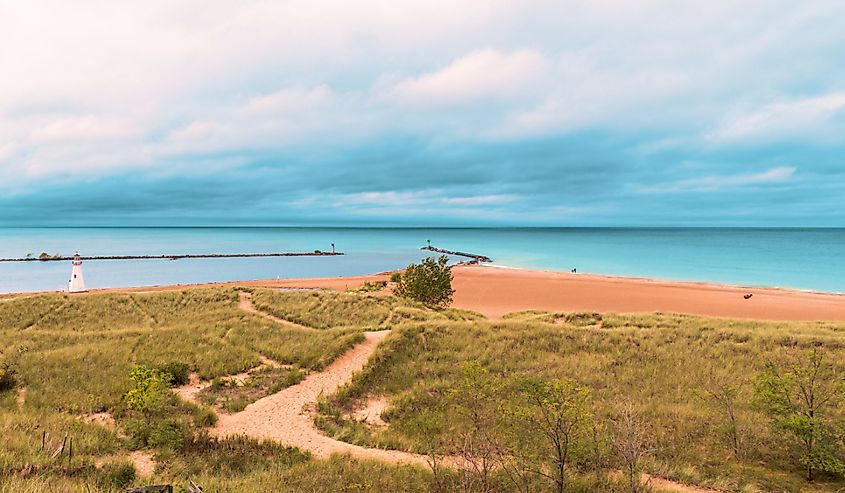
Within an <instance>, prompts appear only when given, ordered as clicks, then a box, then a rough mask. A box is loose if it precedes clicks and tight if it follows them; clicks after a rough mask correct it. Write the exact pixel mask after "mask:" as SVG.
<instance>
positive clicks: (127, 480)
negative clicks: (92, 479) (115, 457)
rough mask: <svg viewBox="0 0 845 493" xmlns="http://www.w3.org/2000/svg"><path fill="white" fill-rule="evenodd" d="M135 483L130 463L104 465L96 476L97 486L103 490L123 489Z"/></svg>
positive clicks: (132, 466) (133, 470) (133, 469)
mask: <svg viewBox="0 0 845 493" xmlns="http://www.w3.org/2000/svg"><path fill="white" fill-rule="evenodd" d="M133 481H135V466H134V465H133V464H132V463H131V462H119V463H113V464H105V465H103V468H102V469H101V470H100V473H99V474H98V475H97V485H98V486H100V487H101V488H105V489H116V488H125V487H127V486H129V485H130V484H132V482H133Z"/></svg>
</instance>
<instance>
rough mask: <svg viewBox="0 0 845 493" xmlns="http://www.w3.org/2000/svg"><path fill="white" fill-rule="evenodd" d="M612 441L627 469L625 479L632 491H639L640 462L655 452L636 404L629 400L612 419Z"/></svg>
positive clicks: (634, 492)
mask: <svg viewBox="0 0 845 493" xmlns="http://www.w3.org/2000/svg"><path fill="white" fill-rule="evenodd" d="M611 424H612V434H611V443H612V445H613V449H614V451H615V452H616V455H617V456H618V457H619V458H620V459H621V461H622V463H623V465H624V467H625V469H624V471H623V473H624V474H625V479H626V480H627V481H628V487H629V488H630V491H631V493H638V492H639V491H640V488H641V486H642V485H641V484H640V463H641V462H642V459H643V458H645V457H647V456H648V455H650V454H651V453H652V452H653V449H651V448H650V447H649V446H648V445H647V444H648V435H647V433H646V429H645V426H644V424H643V422H642V420H640V419H639V417H638V416H637V413H636V411H635V409H634V405H633V404H632V403H631V402H630V401H628V402H625V403H624V404H622V406H621V407H620V408H619V413H618V414H617V416H616V417H614V418H613V419H612V420H611Z"/></svg>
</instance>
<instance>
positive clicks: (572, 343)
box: [0, 288, 845, 493]
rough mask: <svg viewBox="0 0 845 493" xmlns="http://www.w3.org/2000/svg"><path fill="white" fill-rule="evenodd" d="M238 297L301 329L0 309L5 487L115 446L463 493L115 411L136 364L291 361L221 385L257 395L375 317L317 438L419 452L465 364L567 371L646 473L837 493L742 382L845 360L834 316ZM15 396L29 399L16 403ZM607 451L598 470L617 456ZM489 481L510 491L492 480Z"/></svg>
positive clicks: (118, 470)
mask: <svg viewBox="0 0 845 493" xmlns="http://www.w3.org/2000/svg"><path fill="white" fill-rule="evenodd" d="M250 291H251V293H252V301H253V304H254V306H255V307H256V308H258V309H260V310H262V311H265V312H267V313H270V314H273V315H274V316H276V317H279V318H283V319H287V320H291V321H293V322H296V323H298V324H300V325H304V326H306V327H305V328H301V327H292V326H286V325H282V324H278V323H275V322H273V321H270V320H267V319H265V318H262V317H260V316H258V315H255V314H251V313H247V312H245V311H243V310H240V309H239V308H238V292H237V290H236V289H229V288H193V289H187V290H183V291H168V292H157V293H137V294H90V295H82V296H67V295H60V294H49V295H38V296H28V297H19V298H12V299H10V300H8V301H4V302H3V303H0V364H9V365H11V367H13V368H14V369H15V370H16V374H15V380H16V385H15V388H13V389H10V390H8V391H3V392H0V436H2V437H3V440H2V441H0V493H5V492H7V491H9V492H11V491H15V492H17V491H30V492H32V493H41V492H46V491H80V492H82V491H92V492H105V491H120V489H121V488H122V487H123V486H125V484H124V483H126V481H127V476H126V470H125V469H126V467H128V466H127V460H128V454H129V452H130V451H131V450H132V449H133V448H136V447H139V446H146V447H148V450H147V451H148V452H150V453H152V454H154V455H155V456H156V461H157V463H158V469H157V471H156V473H155V476H154V478H153V479H152V480H141V479H139V478H129V482H128V483H126V484H135V485H139V484H150V483H151V482H174V483H176V484H181V485H184V484H185V483H186V479H185V478H187V477H190V478H192V479H194V480H195V481H197V482H198V483H199V484H202V485H203V486H205V488H206V491H220V492H228V491H231V492H235V491H291V492H294V491H302V492H305V491H308V492H323V491H325V492H329V491H368V492H369V491H371V492H376V491H423V492H425V491H432V492H434V491H460V490H466V491H478V489H477V487H478V484H477V483H471V482H469V483H468V482H467V480H466V477H464V476H462V475H461V474H459V473H457V472H455V471H440V472H439V474H438V475H437V477H435V476H433V475H432V474H431V472H429V471H427V470H424V469H422V468H416V467H407V466H405V467H403V466H393V465H387V464H383V463H378V462H371V461H362V460H356V459H352V458H349V457H335V458H332V459H331V460H314V459H312V458H310V457H309V456H308V454H306V453H303V452H302V451H299V450H297V449H294V448H289V447H283V446H280V445H278V444H272V443H266V442H259V441H255V440H251V439H246V438H231V439H225V440H215V439H212V438H209V437H208V436H206V435H205V434H204V432H203V427H205V426H208V425H209V424H210V423H211V422H213V414H212V415H211V416H209V413H210V412H211V411H210V409H207V408H203V407H197V406H192V405H187V404H185V403H180V402H178V401H177V400H176V399H175V397H173V396H171V397H170V398H169V400H168V402H167V407H166V409H167V411H166V413H167V414H168V416H167V417H166V419H164V420H163V421H161V423H159V425H160V426H159V425H157V426H158V428H155V429H154V430H153V434H154V436H152V437H149V436H145V437H144V438H145V439H151V441H150V442H149V443H152V444H153V445H143V444H139V441H138V439H137V438H138V435H137V433H136V432H137V428H138V427H141V426H142V425H143V423H142V420H141V418H140V417H139V416H138V415H133V413H132V412H130V411H129V410H128V409H127V408H126V405H125V403H124V402H123V395H124V394H125V392H126V391H127V390H128V389H129V388H130V386H131V382H130V381H129V379H128V378H127V377H128V373H129V370H130V369H131V368H133V367H134V366H135V365H145V366H149V367H152V368H161V367H163V366H165V365H168V364H171V363H184V364H186V365H187V366H188V367H189V368H190V369H191V370H192V371H194V372H197V373H198V374H199V376H200V377H201V378H204V379H215V378H218V379H219V378H225V377H226V376H227V375H233V374H237V373H240V372H244V371H246V370H248V369H251V368H255V367H256V366H258V365H259V364H260V362H261V361H262V360H263V359H265V358H269V359H271V360H273V361H275V362H278V363H280V364H283V365H290V368H289V369H288V368H285V369H283V371H275V370H274V371H270V370H268V373H267V374H266V375H263V376H262V375H258V377H260V378H257V380H256V382H257V383H256V385H255V386H254V387H255V388H251V389H250V392H252V391H253V390H255V392H252V393H251V394H250V395H246V396H241V395H240V394H238V395H235V394H232V395H231V396H230V395H228V394H227V395H224V396H221V398H222V400H224V401H225V400H226V399H229V400H233V401H234V400H237V399H240V398H241V397H243V398H244V399H245V401H248V400H254V398H257V397H259V394H266V393H271V392H272V390H273V389H274V388H275V387H278V386H279V385H281V386H285V385H288V384H291V383H293V381H294V380H295V378H292V377H291V375H299V376H301V375H302V374H305V373H307V372H311V371H317V370H320V369H321V368H324V367H325V366H326V365H327V364H329V363H330V362H331V361H333V360H334V359H335V358H337V357H338V356H339V355H341V354H343V353H344V352H345V351H347V350H348V349H349V348H350V347H352V346H353V345H355V344H356V343H358V342H360V341H362V340H363V332H364V331H365V330H381V329H385V328H391V329H393V330H392V333H391V334H390V335H389V336H388V337H387V338H386V339H385V341H384V342H383V343H382V344H381V345H380V346H379V348H378V350H377V352H376V353H375V355H374V356H373V358H372V359H371V361H370V363H369V365H368V366H367V367H366V368H365V369H364V371H362V372H360V373H359V374H357V375H356V376H355V378H354V379H353V381H352V382H351V384H350V385H348V386H347V387H345V388H343V389H342V390H341V391H340V392H339V393H338V394H337V395H335V396H333V397H331V398H327V399H326V400H324V402H322V403H321V404H320V414H319V416H318V418H317V424H318V425H319V426H320V427H321V428H322V429H323V430H325V431H326V432H327V433H329V434H332V435H334V436H337V437H338V438H340V439H343V440H346V441H350V442H354V443H359V444H366V445H372V446H379V447H385V448H397V449H403V450H410V451H418V452H425V451H426V450H427V449H428V447H429V445H430V444H429V439H430V438H431V437H432V436H435V437H436V436H437V435H438V434H442V433H449V432H450V430H451V429H452V428H450V426H451V425H450V424H451V423H455V422H458V421H459V419H460V417H459V416H458V415H457V414H456V411H455V410H453V409H450V407H449V405H447V404H448V402H450V401H449V399H450V395H452V394H454V392H455V390H456V388H457V385H458V382H459V381H460V379H461V371H462V368H464V367H465V364H466V363H467V362H478V363H479V364H480V365H481V367H483V368H485V369H486V370H487V371H488V372H489V374H490V375H491V377H494V378H501V379H504V380H507V379H512V378H515V377H536V378H539V379H541V380H544V381H545V380H550V379H554V378H561V377H563V378H567V379H571V380H572V381H574V382H576V383H578V384H579V385H582V386H584V387H586V388H588V389H589V390H590V393H591V400H590V406H591V410H592V411H593V412H594V413H595V415H596V418H597V421H599V422H602V423H605V422H606V421H605V420H606V419H607V418H609V417H610V416H612V415H614V413H616V412H617V411H618V408H619V404H620V403H621V402H624V401H630V402H631V403H632V405H633V407H634V409H635V410H636V412H637V413H638V414H639V415H640V416H642V417H643V418H644V420H645V421H646V422H647V423H648V428H647V431H648V435H649V437H650V445H651V446H653V447H654V453H653V454H652V455H651V456H650V457H649V458H648V459H647V460H646V461H645V468H646V469H647V470H648V471H649V472H651V473H653V474H657V475H660V476H663V477H666V478H672V479H676V480H679V481H684V482H689V483H692V484H698V485H701V486H710V487H714V488H718V489H721V490H724V491H737V492H739V491H746V492H752V491H770V492H775V491H837V490H838V489H840V488H843V487H845V482H843V481H841V480H837V479H834V478H830V477H821V478H820V479H819V480H818V481H817V482H816V483H815V484H813V485H809V484H807V483H806V482H805V481H804V480H803V479H802V475H801V471H800V466H798V465H796V464H795V461H794V460H792V458H791V456H790V449H789V447H788V446H787V442H786V441H785V440H784V437H783V435H782V434H781V433H778V432H777V431H774V430H772V428H771V427H769V426H768V418H767V417H766V416H765V415H764V414H763V413H762V411H761V410H760V409H759V408H758V407H757V406H756V405H755V403H754V401H753V389H752V386H751V380H752V379H753V377H754V376H755V375H756V374H757V373H758V372H759V371H760V370H761V368H762V366H763V365H764V363H765V362H766V361H767V360H778V359H779V358H782V357H784V356H785V355H790V354H794V353H796V352H800V351H802V350H804V349H806V348H809V347H811V346H818V347H822V348H823V349H824V350H825V351H826V352H827V353H828V354H829V355H830V357H831V360H832V361H834V362H835V364H836V365H838V366H839V367H840V368H843V369H845V337H843V336H845V325H843V324H835V323H786V322H784V323H764V322H753V321H740V320H729V319H713V318H702V317H694V316H684V315H673V314H652V315H616V314H598V313H550V312H541V311H528V312H519V313H514V314H510V315H508V316H506V317H504V320H503V321H502V322H498V323H492V322H490V321H487V320H486V319H484V317H482V316H481V315H479V314H476V313H472V312H467V311H463V310H455V309H442V310H432V309H429V308H426V307H424V306H421V305H417V304H414V303H409V302H407V301H404V300H400V299H397V298H394V297H390V296H373V295H371V294H368V293H340V292H330V291H286V292H279V291H273V290H268V289H251V290H250ZM308 327H311V328H308ZM265 377H266V378H265ZM297 378H298V377H297ZM258 380H261V382H258ZM507 381H509V380H507ZM714 381H722V382H724V381H727V382H731V383H735V384H736V385H738V386H739V389H740V391H739V396H738V400H737V402H738V407H737V416H738V422H739V433H740V438H741V448H742V454H741V456H740V457H733V455H732V453H731V449H730V444H729V440H728V438H727V436H726V434H725V432H724V415H723V413H722V412H721V411H720V409H719V408H718V406H715V405H714V404H713V402H711V401H708V400H707V399H705V398H702V397H701V396H702V392H700V391H701V390H702V389H704V388H706V387H707V386H708V385H710V384H711V383H712V382H714ZM21 388H25V389H26V397H25V401H24V403H23V405H22V406H21V407H19V403H18V397H17V396H18V392H19V391H20V389H21ZM500 392H501V394H500V395H499V396H498V398H499V401H498V402H499V405H501V407H502V409H505V408H506V407H507V406H508V405H509V402H510V401H511V400H512V398H514V394H511V393H510V392H512V389H511V388H510V387H508V386H507V385H505V386H503V387H502V390H501V391H500ZM252 394H255V395H252ZM372 397H384V398H386V399H387V400H388V401H389V402H390V406H389V408H388V409H387V411H386V412H385V413H384V415H383V417H384V419H385V420H386V421H387V422H388V426H386V427H370V426H368V425H367V424H365V423H362V422H358V421H356V420H355V419H352V418H351V417H350V416H351V411H352V410H353V409H355V408H356V407H358V406H361V405H362V404H364V403H365V402H366V401H367V400H368V399H370V398H372ZM217 404H218V405H220V402H218V403H217ZM238 405H239V404H238ZM238 405H235V404H233V406H235V408H236V407H238ZM233 410H235V409H233ZM97 412H105V413H109V414H110V415H111V416H114V417H115V418H116V425H115V427H114V428H112V427H111V426H110V425H107V426H103V425H99V424H94V423H87V422H85V420H84V419H83V418H85V417H86V416H89V415H90V414H91V413H97ZM839 412H840V413H841V412H842V408H841V407H840V409H839ZM432 423H434V424H435V426H431V424H432ZM444 423H445V426H444V425H443V424H444ZM44 431H48V432H49V435H50V437H51V438H50V442H49V445H48V447H47V448H48V449H53V450H55V448H56V447H58V445H59V442H60V441H61V438H62V437H63V436H64V434H65V433H67V434H68V435H69V436H72V437H73V438H74V459H73V462H72V463H71V464H67V463H64V462H61V460H62V459H59V460H54V459H51V457H50V456H51V454H50V453H45V452H42V451H41V450H40V449H41V439H42V436H43V432H44ZM124 435H128V436H124ZM63 457H64V456H63ZM609 460H610V462H609V464H608V466H609V467H612V468H618V467H619V466H620V464H619V463H618V462H613V459H609ZM579 467H580V466H579V464H578V463H575V464H573V471H572V473H573V475H572V478H571V479H572V481H571V484H570V485H569V486H568V490H567V491H623V488H624V487H623V485H622V484H621V482H620V481H619V480H618V479H614V478H610V479H608V478H607V477H605V476H596V475H592V473H590V472H589V471H587V470H586V469H585V470H581V469H579ZM494 486H495V488H496V491H511V490H512V487H511V486H510V485H509V484H508V483H507V482H505V481H499V482H497V483H495V484H494Z"/></svg>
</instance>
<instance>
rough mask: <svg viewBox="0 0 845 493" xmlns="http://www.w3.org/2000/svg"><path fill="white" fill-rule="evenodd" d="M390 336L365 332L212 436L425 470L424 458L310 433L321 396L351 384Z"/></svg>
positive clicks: (225, 418) (228, 418) (224, 418)
mask: <svg viewBox="0 0 845 493" xmlns="http://www.w3.org/2000/svg"><path fill="white" fill-rule="evenodd" d="M388 333H389V331H386V330H384V331H380V332H368V333H366V334H365V337H366V340H365V341H364V342H363V343H361V344H359V345H357V346H355V347H354V348H352V349H351V350H349V351H348V352H347V353H346V354H344V355H343V356H341V357H340V358H338V359H337V360H335V361H334V362H333V363H332V364H331V365H329V366H328V367H327V368H326V369H325V370H324V371H322V372H319V373H312V374H311V375H309V376H308V377H306V378H305V379H304V380H303V381H301V382H300V383H298V384H296V385H294V386H292V387H288V388H286V389H283V390H281V391H279V392H278V393H276V394H273V395H271V396H267V397H264V398H262V399H259V400H258V401H256V402H254V403H252V404H250V405H249V406H247V407H246V409H244V410H243V411H241V412H239V413H235V414H230V415H221V416H220V419H219V420H218V422H217V425H216V426H215V427H214V429H213V430H212V433H213V434H214V435H216V436H226V435H248V436H251V437H254V438H260V439H268V440H274V441H277V442H280V443H284V444H286V445H292V446H296V447H299V448H301V449H303V450H307V451H309V452H311V453H312V454H314V456H315V457H320V458H326V457H329V456H330V455H332V454H335V453H341V454H343V453H349V454H352V455H354V456H356V457H361V458H368V459H378V460H383V461H387V462H393V463H409V464H418V465H425V464H426V460H425V458H424V457H423V456H420V455H416V454H410V453H407V452H399V451H394V450H380V449H369V448H365V447H359V446H357V445H351V444H349V443H346V442H340V441H338V440H335V439H333V438H329V437H327V436H325V435H323V434H322V433H320V431H318V430H317V429H316V428H315V427H314V422H313V419H314V407H315V404H316V402H317V400H318V399H319V398H320V396H321V395H330V394H332V393H333V392H335V391H336V390H337V389H338V388H340V387H341V386H342V385H344V384H345V383H347V382H349V381H350V380H351V379H352V375H353V374H354V373H355V372H357V371H359V370H361V369H362V368H363V367H364V365H365V364H366V363H367V361H368V360H369V358H370V355H372V354H373V352H374V351H375V349H376V347H377V346H378V344H379V343H380V342H381V341H382V340H383V339H384V338H385V337H386V336H387V334H388Z"/></svg>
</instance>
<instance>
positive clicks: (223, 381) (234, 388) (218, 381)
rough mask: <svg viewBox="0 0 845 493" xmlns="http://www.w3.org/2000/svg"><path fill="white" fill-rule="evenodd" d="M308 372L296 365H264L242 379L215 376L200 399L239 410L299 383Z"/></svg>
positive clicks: (231, 410) (227, 409)
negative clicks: (285, 366) (275, 366)
mask: <svg viewBox="0 0 845 493" xmlns="http://www.w3.org/2000/svg"><path fill="white" fill-rule="evenodd" d="M304 377H305V372H304V371H302V370H298V369H294V368H273V367H263V368H259V369H257V370H254V371H252V372H251V373H250V374H249V377H248V378H246V379H245V380H244V381H243V382H242V383H240V382H237V381H236V380H235V379H233V378H225V377H224V378H215V379H214V380H213V381H212V382H211V386H209V387H208V388H205V389H203V390H202V391H201V392H200V393H199V396H198V397H199V399H200V400H201V401H202V402H204V403H205V404H208V405H209V406H214V407H215V408H216V409H218V410H224V411H226V412H238V411H243V409H244V408H245V407H246V406H248V405H249V404H252V403H253V402H255V401H257V400H258V399H261V398H262V397H266V396H268V395H272V394H275V393H276V392H278V391H280V390H282V389H284V388H286V387H290V386H291V385H295V384H297V383H299V382H300V381H301V380H302V379H303V378H304Z"/></svg>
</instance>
